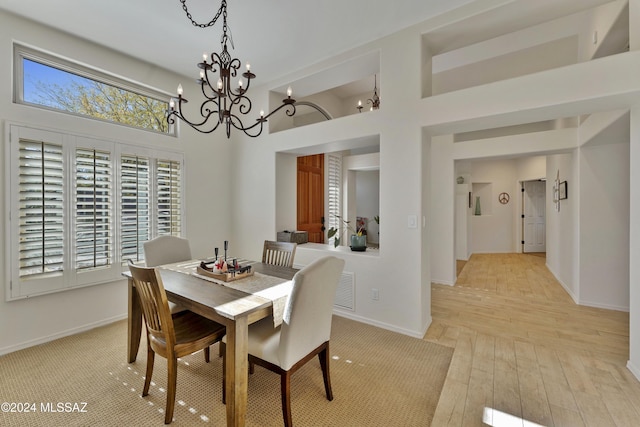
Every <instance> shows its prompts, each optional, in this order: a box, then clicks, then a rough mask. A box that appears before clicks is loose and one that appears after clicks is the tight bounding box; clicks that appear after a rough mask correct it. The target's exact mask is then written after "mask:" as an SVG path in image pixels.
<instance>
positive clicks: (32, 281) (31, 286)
mask: <svg viewBox="0 0 640 427" xmlns="http://www.w3.org/2000/svg"><path fill="white" fill-rule="evenodd" d="M21 138H24V139H28V140H34V141H44V142H48V143H53V144H56V145H60V146H62V156H63V180H64V188H63V194H64V196H63V204H64V210H63V212H64V213H63V218H64V219H63V224H64V225H63V230H64V243H63V245H64V260H63V270H62V272H54V273H46V274H37V275H33V276H27V277H26V278H22V279H21V278H20V262H19V260H18V257H19V255H18V250H19V241H20V227H19V226H18V225H19V222H20V216H19V212H20V206H19V193H20V192H19V188H18V183H19V180H18V173H19V170H20V164H19V145H20V139H21ZM5 141H6V143H5V164H6V166H7V167H6V168H5V171H6V172H5V191H6V194H7V195H8V197H9V200H8V203H7V204H6V213H7V215H6V218H8V219H9V220H8V221H7V223H6V235H7V236H8V239H7V242H6V246H5V259H6V265H7V266H9V268H8V269H7V273H6V275H7V277H6V281H5V283H6V284H7V286H6V290H5V296H6V300H7V301H11V300H16V299H22V298H27V297H31V296H36V295H42V294H48V293H52V292H58V291H62V290H67V289H73V288H78V287H84V286H90V285H96V284H100V283H107V282H112V281H115V280H120V279H122V272H123V271H124V270H126V268H127V267H126V265H125V264H123V263H122V262H121V261H122V256H121V249H120V239H121V236H120V212H121V202H120V198H121V194H120V172H121V170H120V158H121V156H122V155H123V154H130V155H131V154H133V155H138V156H141V157H142V156H146V157H149V158H150V165H151V167H150V169H151V173H150V187H151V194H150V200H151V203H150V211H149V215H150V217H151V232H150V236H149V238H153V237H156V235H157V233H158V231H157V220H156V218H155V216H156V215H157V209H155V207H156V203H155V201H156V197H157V194H156V188H157V186H156V183H155V167H156V166H155V165H156V159H161V160H171V161H175V162H178V163H179V164H180V169H181V176H180V184H179V187H180V194H181V203H180V208H179V211H180V213H179V215H180V221H181V227H180V231H181V234H184V233H185V232H186V222H185V219H186V216H185V202H184V194H185V176H186V169H185V163H184V154H183V153H181V152H175V151H170V150H162V149H155V148H154V149H151V148H149V147H145V146H138V145H135V144H124V143H120V142H115V141H109V140H104V139H101V138H99V137H92V136H84V135H75V134H70V133H68V132H64V131H56V130H46V129H37V128H33V127H28V126H25V125H21V124H14V123H7V126H6V135H5ZM77 148H85V149H96V150H100V151H106V152H109V153H110V158H111V162H112V163H111V164H112V167H111V170H112V180H111V183H112V199H111V206H112V212H111V218H112V219H113V225H114V228H113V242H112V257H111V259H112V261H111V263H110V264H109V265H108V266H104V267H98V268H89V269H79V270H77V269H76V268H75V253H76V247H75V238H74V236H75V216H74V214H73V212H74V209H75V203H76V192H75V176H76V166H75V155H76V149H77Z"/></svg>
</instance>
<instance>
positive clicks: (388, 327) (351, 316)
mask: <svg viewBox="0 0 640 427" xmlns="http://www.w3.org/2000/svg"><path fill="white" fill-rule="evenodd" d="M333 314H335V315H336V316H340V317H345V318H347V319H351V320H355V321H356V322H361V323H366V324H367V325H371V326H377V327H378V328H382V329H386V330H388V331H392V332H397V333H399V334H402V335H408V336H410V337H414V338H420V339H422V337H424V334H421V333H420V331H412V330H409V329H404V328H399V327H397V326H395V325H390V324H388V323H383V322H378V321H376V320H371V319H369V318H366V317H362V316H358V315H356V314H353V313H349V312H346V311H342V310H336V309H334V310H333ZM429 323H431V322H429Z"/></svg>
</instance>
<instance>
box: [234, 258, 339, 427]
mask: <svg viewBox="0 0 640 427" xmlns="http://www.w3.org/2000/svg"><path fill="white" fill-rule="evenodd" d="M343 268H344V260H342V259H339V258H336V257H333V256H327V257H324V258H320V259H318V260H316V261H314V262H312V263H311V264H309V265H307V266H306V267H304V268H303V269H302V270H300V271H298V272H297V273H296V275H295V276H294V277H293V289H292V292H291V295H290V296H289V298H288V300H287V304H286V307H285V311H284V318H283V321H282V325H281V326H279V327H277V328H274V326H273V318H272V317H267V318H265V319H262V320H260V321H258V322H256V323H254V324H252V325H250V326H249V344H248V353H249V363H250V364H256V365H260V366H262V367H264V368H267V369H269V370H270V371H273V372H275V373H277V374H280V387H281V395H282V396H281V399H282V415H283V418H284V425H285V426H287V427H290V426H292V417H291V375H292V374H293V373H294V372H295V371H297V370H298V369H299V368H300V367H302V366H303V365H304V364H305V363H307V362H308V361H309V360H311V359H313V358H314V356H315V355H318V358H319V359H320V366H321V368H322V373H323V377H324V387H325V392H326V394H327V399H328V400H333V393H332V391H331V380H330V375H329V360H330V353H329V338H330V335H331V317H332V314H333V300H334V297H335V293H336V288H337V286H338V282H339V281H340V276H341V275H342V270H343ZM225 342H226V337H225V338H223V343H225ZM223 345H224V344H223ZM223 372H224V369H223ZM224 387H225V380H224V379H223V392H222V398H223V401H224V399H225V391H224Z"/></svg>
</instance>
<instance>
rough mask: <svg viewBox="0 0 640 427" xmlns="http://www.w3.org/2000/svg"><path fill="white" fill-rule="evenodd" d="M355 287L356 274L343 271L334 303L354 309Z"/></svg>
mask: <svg viewBox="0 0 640 427" xmlns="http://www.w3.org/2000/svg"><path fill="white" fill-rule="evenodd" d="M354 289H355V275H354V274H353V272H343V273H342V276H340V283H338V289H336V297H335V299H334V300H333V305H334V306H336V307H339V308H345V309H347V310H353V309H354V307H353V293H354Z"/></svg>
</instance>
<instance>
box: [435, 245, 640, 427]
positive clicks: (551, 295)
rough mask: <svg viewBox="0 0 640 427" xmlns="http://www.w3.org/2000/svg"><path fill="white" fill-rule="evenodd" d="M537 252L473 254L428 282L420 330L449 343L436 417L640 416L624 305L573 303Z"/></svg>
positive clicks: (456, 420) (445, 420) (453, 420)
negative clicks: (427, 313)
mask: <svg viewBox="0 0 640 427" xmlns="http://www.w3.org/2000/svg"><path fill="white" fill-rule="evenodd" d="M543 255H544V254H477V255H473V256H472V257H471V258H470V260H469V261H468V262H467V263H466V264H465V265H464V267H463V268H462V269H461V271H460V273H459V275H458V279H457V282H456V285H455V286H446V285H437V284H433V285H432V301H431V304H432V305H431V310H432V311H431V314H432V317H433V322H432V324H431V326H430V327H429V329H428V331H427V333H426V335H425V338H424V339H425V340H427V341H433V342H437V343H439V344H442V345H447V346H450V347H453V348H455V352H454V356H453V359H452V362H451V366H450V368H449V373H448V375H447V380H446V382H445V385H444V388H443V391H442V395H441V396H440V402H439V405H438V408H437V410H436V414H435V416H434V421H433V424H432V425H433V426H438V427H439V426H446V425H450V426H465V427H467V426H486V425H490V426H494V427H502V426H515V425H518V426H521V425H536V424H539V425H544V426H598V427H601V426H635V425H637V423H638V419H640V383H639V382H638V381H637V380H636V379H635V377H634V376H633V375H632V374H631V373H630V372H629V371H628V370H627V369H626V367H625V365H626V363H627V359H628V352H629V315H628V313H626V312H619V311H612V310H604V309H597V308H591V307H584V306H578V305H576V304H575V303H574V302H573V300H572V299H571V298H570V296H569V295H568V294H567V293H566V291H565V290H564V289H563V288H562V286H561V285H560V284H559V283H558V282H557V281H556V280H555V278H554V277H553V275H552V274H551V273H550V272H549V271H548V270H547V268H546V266H545V258H544V256H543ZM485 408H488V409H485ZM507 414H508V415H507ZM483 419H484V420H485V422H484V423H483ZM504 419H510V420H511V421H512V423H509V424H504ZM523 420H524V421H523ZM513 421H516V422H515V423H513ZM527 421H528V422H531V423H535V424H527V423H526V422H527Z"/></svg>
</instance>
